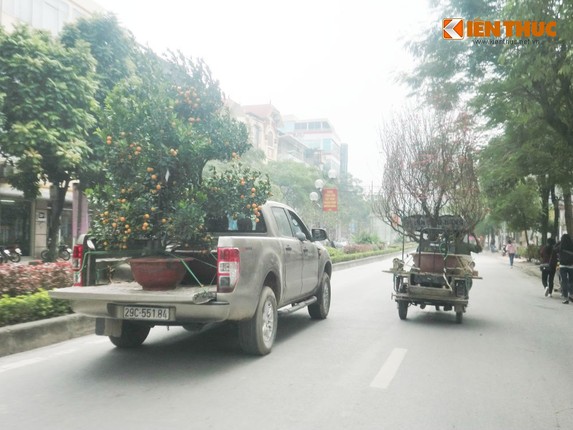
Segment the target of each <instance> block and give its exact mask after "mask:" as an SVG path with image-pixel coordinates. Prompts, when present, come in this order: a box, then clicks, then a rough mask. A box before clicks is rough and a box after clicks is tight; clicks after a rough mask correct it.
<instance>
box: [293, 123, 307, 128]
mask: <svg viewBox="0 0 573 430" xmlns="http://www.w3.org/2000/svg"><path fill="white" fill-rule="evenodd" d="M294 129H295V130H306V122H297V123H296V124H295V125H294Z"/></svg>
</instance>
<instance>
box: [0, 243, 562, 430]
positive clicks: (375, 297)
mask: <svg viewBox="0 0 573 430" xmlns="http://www.w3.org/2000/svg"><path fill="white" fill-rule="evenodd" d="M389 264H390V263H389V260H386V261H385V262H377V263H374V264H369V265H366V266H359V267H355V268H349V269H345V270H340V271H337V272H335V274H334V276H333V303H332V309H331V314H330V316H329V318H328V319H327V320H325V321H312V320H310V319H309V318H308V315H307V314H306V312H305V311H301V312H299V313H295V314H293V315H290V316H287V317H284V318H281V320H280V326H279V332H278V337H277V342H276V345H275V347H274V349H273V352H272V353H271V354H270V355H269V356H266V357H262V358H253V357H249V356H245V355H243V354H242V353H241V351H240V348H239V346H238V343H237V340H236V336H235V334H236V333H235V331H234V329H233V328H232V327H231V326H221V327H218V328H216V329H214V330H211V331H209V332H205V333H202V334H199V335H193V334H190V333H188V332H185V331H184V330H182V329H179V328H174V329H171V330H170V331H167V330H166V329H165V328H156V329H154V330H152V334H151V335H150V338H149V339H148V340H147V341H146V343H145V344H144V346H143V348H141V349H140V350H138V351H120V350H117V349H114V348H113V346H112V345H111V343H109V342H108V341H107V339H105V338H100V337H96V336H85V337H81V338H78V339H74V340H70V341H66V342H62V343H59V344H56V345H52V346H49V347H44V348H40V349H36V350H34V351H28V352H24V353H20V354H14V355H10V356H6V357H2V358H0V422H1V423H2V428H3V429H10V430H11V429H22V428H26V429H28V428H30V429H33V428H38V429H46V430H49V429H58V430H67V429H70V430H71V429H74V430H75V429H77V428H82V429H84V430H89V429H98V430H100V429H102V428H112V426H117V427H120V428H125V429H136V428H141V429H152V428H169V429H189V428H193V429H229V428H232V429H234V430H241V429H254V428H269V429H273V430H274V429H289V430H291V429H309V430H311V429H313V430H314V429H329V430H333V429H334V430H336V429H348V428H351V429H353V430H354V429H392V430H394V429H412V430H418V429H422V428H423V429H430V430H444V429H463V430H472V429H479V430H483V429H500V430H502V429H503V430H508V429H515V430H539V429H570V428H573V397H572V395H571V393H572V391H571V387H573V372H571V357H573V345H572V337H571V335H570V327H571V321H572V318H573V306H572V305H569V306H567V305H562V304H561V302H560V300H559V298H558V297H554V298H545V297H544V296H543V289H542V288H541V286H540V282H539V280H538V279H537V278H535V277H532V276H528V275H527V274H525V273H524V272H523V271H520V270H517V269H513V270H510V269H509V267H507V262H506V260H505V259H502V258H500V257H497V256H492V255H491V254H484V255H480V256H479V257H478V259H477V267H478V269H479V270H480V275H482V276H483V277H484V280H482V281H476V282H475V283H474V288H473V289H472V295H471V299H470V306H469V308H468V312H467V314H466V315H465V317H464V322H463V324H461V325H458V324H456V323H455V317H454V313H453V312H443V311H442V312H436V311H435V310H432V309H430V308H426V309H425V310H420V309H418V308H411V309H410V311H409V313H408V320H406V321H401V320H400V319H399V318H398V313H397V309H396V306H395V304H394V303H393V302H392V301H391V300H390V293H391V275H389V274H385V273H382V269H385V268H387V267H389ZM567 327H569V329H567ZM567 330H569V331H567Z"/></svg>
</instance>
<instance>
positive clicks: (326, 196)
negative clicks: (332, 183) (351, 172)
mask: <svg viewBox="0 0 573 430" xmlns="http://www.w3.org/2000/svg"><path fill="white" fill-rule="evenodd" d="M322 211H323V212H336V211H338V189H336V188H323V189H322Z"/></svg>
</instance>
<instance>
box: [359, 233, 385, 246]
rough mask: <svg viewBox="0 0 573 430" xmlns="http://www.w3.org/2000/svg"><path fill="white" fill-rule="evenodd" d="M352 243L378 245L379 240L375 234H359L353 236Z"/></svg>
mask: <svg viewBox="0 0 573 430" xmlns="http://www.w3.org/2000/svg"><path fill="white" fill-rule="evenodd" d="M354 242H356V243H368V244H371V245H374V244H377V243H380V238H379V237H378V235H377V234H375V233H367V232H360V233H358V234H357V235H356V236H354Z"/></svg>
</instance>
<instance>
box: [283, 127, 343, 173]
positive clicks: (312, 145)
mask: <svg viewBox="0 0 573 430" xmlns="http://www.w3.org/2000/svg"><path fill="white" fill-rule="evenodd" d="M281 132H283V133H284V134H285V135H288V136H291V137H293V138H295V139H297V140H298V141H300V142H302V144H303V145H304V146H305V147H306V153H305V157H304V161H305V162H306V163H308V164H310V165H315V166H317V167H319V168H320V169H321V170H322V171H324V172H328V171H330V170H334V171H335V172H336V175H337V176H339V175H340V174H341V172H342V171H344V170H345V169H346V168H345V167H344V168H343V162H342V159H341V154H342V148H343V144H342V142H341V140H340V138H339V137H338V135H337V134H336V131H335V130H334V127H333V126H332V124H331V123H330V121H329V120H328V119H326V118H314V119H298V118H296V117H294V116H285V117H284V118H283V127H282V129H281ZM346 152H347V151H346Z"/></svg>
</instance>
